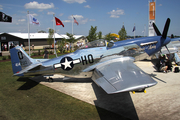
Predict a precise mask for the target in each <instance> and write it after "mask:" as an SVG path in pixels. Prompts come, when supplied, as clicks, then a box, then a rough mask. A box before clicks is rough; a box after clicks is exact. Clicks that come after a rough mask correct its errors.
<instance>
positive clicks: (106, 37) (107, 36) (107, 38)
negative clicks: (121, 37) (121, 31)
mask: <svg viewBox="0 0 180 120" xmlns="http://www.w3.org/2000/svg"><path fill="white" fill-rule="evenodd" d="M105 39H106V40H108V41H110V40H114V37H113V36H111V33H108V34H106V35H105Z"/></svg>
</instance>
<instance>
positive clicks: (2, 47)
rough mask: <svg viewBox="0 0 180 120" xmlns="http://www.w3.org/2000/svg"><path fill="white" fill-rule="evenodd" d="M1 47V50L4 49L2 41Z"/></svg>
mask: <svg viewBox="0 0 180 120" xmlns="http://www.w3.org/2000/svg"><path fill="white" fill-rule="evenodd" d="M1 47H2V51H4V45H3V43H2V45H1Z"/></svg>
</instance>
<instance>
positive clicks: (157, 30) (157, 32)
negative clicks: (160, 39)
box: [153, 23, 161, 36]
mask: <svg viewBox="0 0 180 120" xmlns="http://www.w3.org/2000/svg"><path fill="white" fill-rule="evenodd" d="M153 28H154V30H155V32H156V34H157V36H161V33H160V32H159V29H158V28H157V26H156V24H155V23H153Z"/></svg>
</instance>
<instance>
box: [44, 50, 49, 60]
mask: <svg viewBox="0 0 180 120" xmlns="http://www.w3.org/2000/svg"><path fill="white" fill-rule="evenodd" d="M43 58H45V59H49V52H48V51H47V49H46V48H45V50H44V55H43Z"/></svg>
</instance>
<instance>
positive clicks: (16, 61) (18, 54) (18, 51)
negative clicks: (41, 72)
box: [10, 46, 33, 76]
mask: <svg viewBox="0 0 180 120" xmlns="http://www.w3.org/2000/svg"><path fill="white" fill-rule="evenodd" d="M10 54H11V63H12V69H13V73H14V74H15V73H18V72H19V71H21V70H22V69H24V68H25V67H27V66H29V65H31V64H32V63H33V59H32V58H30V57H29V56H28V54H27V53H26V52H25V51H24V50H23V49H22V48H21V47H20V46H17V47H15V48H12V49H10ZM18 76H23V74H20V75H18Z"/></svg>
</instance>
